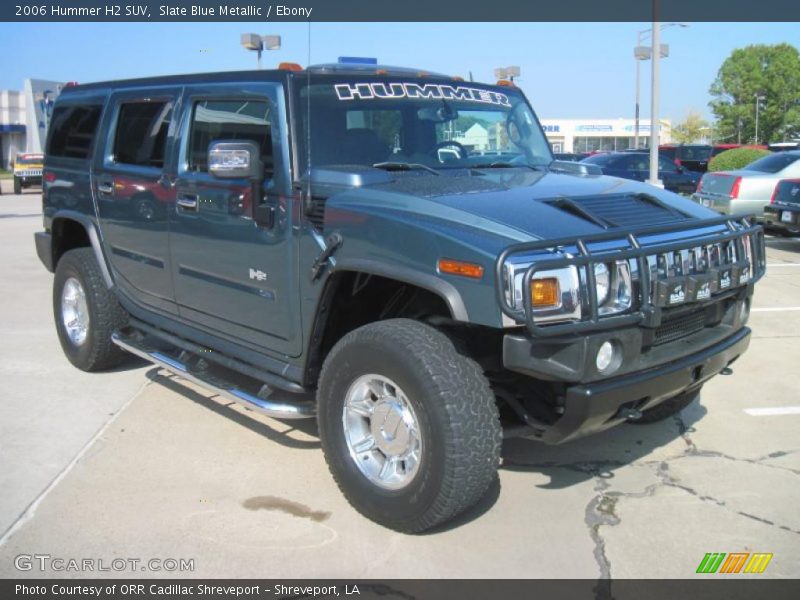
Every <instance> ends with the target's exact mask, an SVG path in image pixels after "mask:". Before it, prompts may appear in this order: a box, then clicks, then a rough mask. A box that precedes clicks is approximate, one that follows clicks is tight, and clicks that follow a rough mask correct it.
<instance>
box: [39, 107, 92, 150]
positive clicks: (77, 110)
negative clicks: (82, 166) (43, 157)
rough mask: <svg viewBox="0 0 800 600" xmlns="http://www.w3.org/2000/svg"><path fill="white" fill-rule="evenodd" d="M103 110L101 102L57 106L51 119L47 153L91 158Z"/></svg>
mask: <svg viewBox="0 0 800 600" xmlns="http://www.w3.org/2000/svg"><path fill="white" fill-rule="evenodd" d="M102 110H103V107H102V106H100V105H99V104H76V105H73V106H57V107H56V109H55V110H54V111H53V117H52V120H51V121H50V137H49V138H48V140H47V154H48V155H50V156H61V157H64V158H80V159H86V158H89V153H90V152H91V149H92V141H93V140H94V134H95V132H96V131H97V123H98V121H99V120H100V113H101V112H102Z"/></svg>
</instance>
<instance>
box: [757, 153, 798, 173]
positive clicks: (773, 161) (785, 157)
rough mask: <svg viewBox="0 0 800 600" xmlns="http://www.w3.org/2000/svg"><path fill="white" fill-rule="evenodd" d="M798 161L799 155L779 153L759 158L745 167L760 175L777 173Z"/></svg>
mask: <svg viewBox="0 0 800 600" xmlns="http://www.w3.org/2000/svg"><path fill="white" fill-rule="evenodd" d="M798 159H800V154H794V153H791V154H789V153H785V152H779V153H777V154H770V155H769V156H765V157H764V158H759V159H758V160H757V161H755V162H751V163H750V164H749V165H747V166H746V167H745V169H746V170H748V171H761V172H762V173H777V172H779V171H783V170H784V169H785V168H786V167H788V166H789V165H791V164H793V163H794V162H795V161H796V160H798Z"/></svg>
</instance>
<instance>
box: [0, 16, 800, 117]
mask: <svg viewBox="0 0 800 600" xmlns="http://www.w3.org/2000/svg"><path fill="white" fill-rule="evenodd" d="M687 25H688V26H687V27H677V26H673V27H668V28H665V29H664V30H663V32H662V40H661V41H662V43H667V44H669V48H670V55H669V58H667V59H665V60H663V61H662V62H661V116H662V118H663V117H666V118H670V119H672V121H673V122H678V121H681V120H683V118H685V116H686V114H687V113H688V112H689V111H698V112H700V113H701V114H702V115H703V116H704V117H706V118H709V117H710V116H711V113H710V110H709V108H708V102H709V100H710V96H709V94H708V88H709V86H710V85H711V83H712V81H713V80H714V78H715V76H716V73H717V71H718V69H719V67H720V65H721V64H722V62H723V61H724V60H725V58H726V57H728V56H729V55H730V53H731V51H732V50H734V49H735V48H739V47H743V46H746V45H748V44H775V43H779V42H788V43H791V44H793V45H795V46H800V28H798V26H797V23H688V24H687ZM649 27H650V24H649V23H311V24H310V25H309V24H308V23H274V22H271V23H263V22H259V23H250V24H248V23H0V56H2V57H4V59H2V60H0V65H2V68H0V90H5V89H17V90H21V89H22V88H23V81H24V79H26V78H28V77H33V78H40V79H52V80H56V81H78V82H81V83H88V82H90V81H99V80H108V79H123V78H128V77H147V76H152V75H167V74H176V73H196V72H202V71H227V70H241V69H252V68H255V66H256V56H255V53H254V52H248V51H246V50H244V49H243V48H241V46H240V45H239V35H240V34H241V33H246V32H253V33H260V34H263V35H267V34H278V35H281V36H282V47H281V49H280V50H277V51H272V52H268V53H266V52H265V54H264V57H263V62H264V67H265V68H269V67H271V66H275V65H277V63H279V62H281V61H291V62H298V63H300V64H302V65H303V66H305V65H308V64H314V63H321V62H335V61H336V59H337V57H339V56H370V57H376V58H377V59H378V60H379V62H380V63H381V64H387V65H397V66H408V67H417V68H420V69H428V70H431V71H437V72H443V73H447V74H452V75H460V76H462V77H464V78H466V79H468V78H469V76H470V73H471V74H472V76H473V77H474V79H475V80H476V81H484V82H491V81H494V75H493V73H494V69H495V68H496V67H504V66H508V65H519V66H520V68H521V77H520V78H519V79H518V81H517V84H518V85H519V87H521V88H522V90H523V91H524V92H525V94H526V95H527V96H528V98H529V99H530V101H531V104H532V105H533V107H534V109H535V110H536V112H537V114H538V115H539V117H540V118H543V119H557V118H565V119H566V118H587V119H588V118H617V117H628V118H632V117H633V112H634V100H635V68H636V66H635V61H634V58H633V47H634V46H635V45H636V37H637V32H638V31H641V30H644V29H648V28H649ZM309 38H310V44H309ZM12 57H13V58H12ZM641 106H642V111H641V112H642V116H643V117H647V116H648V115H649V114H650V62H649V61H648V62H643V63H642V85H641Z"/></svg>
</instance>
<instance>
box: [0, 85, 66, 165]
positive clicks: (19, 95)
mask: <svg viewBox="0 0 800 600" xmlns="http://www.w3.org/2000/svg"><path fill="white" fill-rule="evenodd" d="M63 86H64V84H63V83H61V82H58V81H46V80H43V79H26V80H25V86H24V87H25V89H24V90H22V91H17V90H0V168H2V169H8V168H9V167H10V165H11V161H12V160H14V157H15V156H16V155H17V154H20V153H23V152H42V149H43V148H44V141H45V136H46V135H47V126H48V125H49V123H50V116H51V115H52V112H53V102H54V101H55V99H56V97H57V96H58V94H59V93H60V92H61V89H62V87H63Z"/></svg>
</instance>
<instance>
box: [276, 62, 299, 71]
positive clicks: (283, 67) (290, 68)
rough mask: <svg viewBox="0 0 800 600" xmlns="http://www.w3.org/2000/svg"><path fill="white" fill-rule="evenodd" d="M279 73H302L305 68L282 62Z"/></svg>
mask: <svg viewBox="0 0 800 600" xmlns="http://www.w3.org/2000/svg"><path fill="white" fill-rule="evenodd" d="M278 70H279V71H302V70H303V67H301V66H300V65H298V64H297V63H293V62H282V63H281V64H279V65H278Z"/></svg>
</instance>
